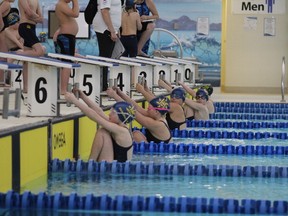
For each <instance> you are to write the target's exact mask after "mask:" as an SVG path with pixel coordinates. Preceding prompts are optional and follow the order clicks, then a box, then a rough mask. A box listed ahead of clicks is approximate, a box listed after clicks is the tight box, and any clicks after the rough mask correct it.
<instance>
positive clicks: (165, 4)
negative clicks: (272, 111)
mask: <svg viewBox="0 0 288 216" xmlns="http://www.w3.org/2000/svg"><path fill="white" fill-rule="evenodd" d="M56 2H57V1H51V0H40V4H41V5H42V12H43V15H44V19H45V20H44V23H43V24H38V25H37V33H38V34H39V36H40V37H41V38H42V40H43V45H45V46H46V48H47V52H54V45H53V41H52V39H49V38H48V14H49V11H51V10H52V11H53V10H54V9H55V4H56ZM154 2H155V5H156V7H157V9H158V12H159V15H160V19H159V20H158V21H157V23H156V27H157V28H158V30H156V31H154V33H153V35H152V37H151V43H150V46H149V53H150V54H151V55H152V54H153V52H154V50H158V49H161V50H175V51H177V53H178V56H179V53H180V45H179V43H180V44H181V46H182V48H183V53H182V56H183V57H195V58H197V59H198V60H199V61H200V62H202V63H203V65H201V67H200V68H199V71H200V72H201V73H202V74H204V78H205V80H209V81H210V82H213V81H215V83H214V85H219V81H220V56H221V53H220V51H221V0H177V1H175V0H154ZM14 4H15V5H17V2H15V3H14ZM86 4H87V0H79V6H80V10H82V11H84V9H85V7H86ZM203 20H204V21H203ZM162 29H164V30H165V31H163V30H162ZM166 30H168V31H169V33H167V31H166ZM170 33H171V34H170ZM173 35H175V36H176V37H177V39H175V37H173ZM76 49H77V51H78V53H80V54H82V55H88V54H89V55H98V45H97V39H96V35H95V33H94V31H93V29H92V28H91V29H90V39H77V44H76Z"/></svg>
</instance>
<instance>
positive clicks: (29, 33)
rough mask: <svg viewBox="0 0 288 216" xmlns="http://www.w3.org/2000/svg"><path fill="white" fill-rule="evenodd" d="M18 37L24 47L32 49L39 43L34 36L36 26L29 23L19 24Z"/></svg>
mask: <svg viewBox="0 0 288 216" xmlns="http://www.w3.org/2000/svg"><path fill="white" fill-rule="evenodd" d="M18 32H19V35H20V36H21V37H22V38H23V39H24V46H26V47H30V48H32V46H33V45H34V44H36V43H40V40H39V38H38V37H37V35H36V25H34V24H31V23H20V25H19V29H18Z"/></svg>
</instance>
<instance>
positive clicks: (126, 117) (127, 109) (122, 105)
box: [113, 101, 135, 124]
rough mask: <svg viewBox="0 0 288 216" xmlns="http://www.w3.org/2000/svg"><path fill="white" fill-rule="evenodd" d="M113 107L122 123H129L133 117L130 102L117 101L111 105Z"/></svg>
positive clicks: (132, 108) (133, 113)
mask: <svg viewBox="0 0 288 216" xmlns="http://www.w3.org/2000/svg"><path fill="white" fill-rule="evenodd" d="M113 109H114V110H115V111H116V113H117V114H118V118H119V119H120V121H122V122H123V123H124V124H127V123H130V122H131V121H132V120H133V119H134V118H135V109H134V107H133V106H132V104H130V103H127V102H125V101H120V102H117V103H115V104H114V105H113Z"/></svg>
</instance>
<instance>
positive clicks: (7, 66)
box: [0, 62, 22, 119]
mask: <svg viewBox="0 0 288 216" xmlns="http://www.w3.org/2000/svg"><path fill="white" fill-rule="evenodd" d="M0 69H1V70H5V71H11V72H12V73H11V74H13V72H14V71H18V70H22V66H21V65H17V64H11V63H8V62H0ZM13 93H15V106H14V109H12V110H9V96H10V94H13ZM0 94H1V95H3V104H2V110H0V114H2V118H3V119H7V118H8V116H15V117H18V118H19V117H20V110H21V89H20V88H17V89H16V90H13V89H11V88H10V89H8V88H5V89H4V90H3V92H0Z"/></svg>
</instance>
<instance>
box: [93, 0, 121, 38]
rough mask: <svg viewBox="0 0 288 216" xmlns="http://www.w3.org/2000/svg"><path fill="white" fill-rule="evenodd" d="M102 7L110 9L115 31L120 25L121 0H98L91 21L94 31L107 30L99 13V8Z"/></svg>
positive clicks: (101, 31)
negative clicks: (96, 8) (95, 11)
mask: <svg viewBox="0 0 288 216" xmlns="http://www.w3.org/2000/svg"><path fill="white" fill-rule="evenodd" d="M104 8H109V9H110V10H109V12H110V17H111V21H112V25H113V27H114V29H115V31H117V32H118V31H119V28H120V26H121V14H122V7H121V0H98V11H97V13H96V16H95V17H94V19H93V23H92V25H93V29H94V31H95V32H99V33H103V32H104V31H106V30H108V27H107V25H106V24H105V22H104V20H103V17H102V14H101V9H104Z"/></svg>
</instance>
